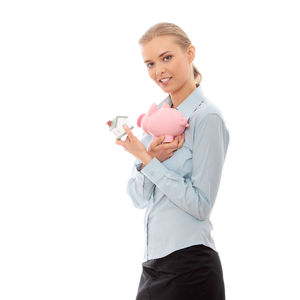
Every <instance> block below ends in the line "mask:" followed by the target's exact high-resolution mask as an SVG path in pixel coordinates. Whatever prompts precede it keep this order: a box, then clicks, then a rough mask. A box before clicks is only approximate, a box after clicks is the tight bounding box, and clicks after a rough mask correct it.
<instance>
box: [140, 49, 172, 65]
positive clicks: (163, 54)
mask: <svg viewBox="0 0 300 300" xmlns="http://www.w3.org/2000/svg"><path fill="white" fill-rule="evenodd" d="M168 52H172V51H165V52H163V53H162V54H160V55H159V56H158V57H161V56H163V55H165V54H166V53H168ZM148 61H151V59H147V60H145V61H144V63H146V62H148Z"/></svg>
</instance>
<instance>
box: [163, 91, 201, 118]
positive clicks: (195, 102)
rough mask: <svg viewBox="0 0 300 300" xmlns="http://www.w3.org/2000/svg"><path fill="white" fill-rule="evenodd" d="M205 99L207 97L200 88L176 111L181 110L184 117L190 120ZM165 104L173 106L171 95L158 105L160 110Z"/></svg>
mask: <svg viewBox="0 0 300 300" xmlns="http://www.w3.org/2000/svg"><path fill="white" fill-rule="evenodd" d="M204 99H205V97H204V94H203V90H202V88H201V86H198V87H197V88H196V89H195V90H193V91H192V92H191V93H190V94H189V95H188V96H187V97H186V98H185V100H183V102H181V103H180V105H178V106H177V107H176V109H177V110H179V111H180V112H181V113H182V115H183V116H184V117H185V118H186V119H187V120H188V119H189V118H190V116H191V114H192V113H193V112H194V111H195V110H196V108H197V107H198V106H199V105H200V104H201V103H202V102H203V100H204ZM165 102H167V103H169V105H170V106H171V105H172V100H171V97H170V95H169V96H168V97H167V98H165V99H164V100H163V101H162V102H161V103H159V104H158V108H160V107H161V106H162V105H163V103H165Z"/></svg>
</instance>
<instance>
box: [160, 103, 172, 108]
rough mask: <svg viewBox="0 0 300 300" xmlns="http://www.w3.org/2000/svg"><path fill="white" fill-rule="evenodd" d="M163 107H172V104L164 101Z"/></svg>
mask: <svg viewBox="0 0 300 300" xmlns="http://www.w3.org/2000/svg"><path fill="white" fill-rule="evenodd" d="M161 108H170V104H169V103H168V102H164V104H163V105H162V107H161Z"/></svg>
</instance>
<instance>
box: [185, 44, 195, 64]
mask: <svg viewBox="0 0 300 300" xmlns="http://www.w3.org/2000/svg"><path fill="white" fill-rule="evenodd" d="M195 52H196V48H195V46H193V45H189V46H188V48H187V55H188V58H189V62H190V63H191V62H193V60H194V58H195Z"/></svg>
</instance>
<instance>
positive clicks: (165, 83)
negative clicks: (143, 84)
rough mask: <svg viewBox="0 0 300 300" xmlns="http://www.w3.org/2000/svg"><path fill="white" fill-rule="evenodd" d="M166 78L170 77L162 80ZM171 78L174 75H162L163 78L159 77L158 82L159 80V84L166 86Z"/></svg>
mask: <svg viewBox="0 0 300 300" xmlns="http://www.w3.org/2000/svg"><path fill="white" fill-rule="evenodd" d="M166 78H169V80H168V81H166V82H162V81H161V80H162V79H166ZM171 79H172V76H167V77H162V78H160V79H158V82H159V84H161V85H164V86H165V85H167V84H168V83H169V82H170V81H171Z"/></svg>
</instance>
